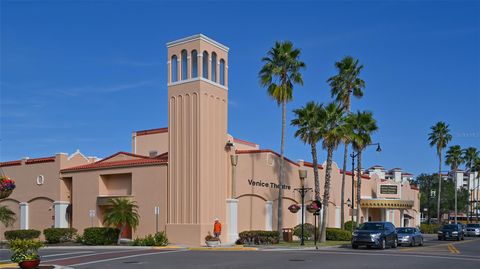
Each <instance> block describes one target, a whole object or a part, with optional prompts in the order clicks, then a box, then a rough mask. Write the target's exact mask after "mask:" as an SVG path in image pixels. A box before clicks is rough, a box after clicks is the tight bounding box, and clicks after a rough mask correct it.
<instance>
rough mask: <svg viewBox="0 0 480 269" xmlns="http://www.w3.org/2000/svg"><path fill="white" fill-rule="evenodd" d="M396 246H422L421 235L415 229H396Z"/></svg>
mask: <svg viewBox="0 0 480 269" xmlns="http://www.w3.org/2000/svg"><path fill="white" fill-rule="evenodd" d="M397 234H398V244H399V245H408V246H411V247H414V246H417V245H418V246H423V235H422V232H420V230H419V229H417V228H412V227H402V228H397Z"/></svg>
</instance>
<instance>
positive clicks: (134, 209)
mask: <svg viewBox="0 0 480 269" xmlns="http://www.w3.org/2000/svg"><path fill="white" fill-rule="evenodd" d="M103 223H104V224H105V225H108V226H115V227H120V234H119V235H118V241H117V244H120V238H121V237H122V234H123V232H124V230H125V228H126V227H127V225H129V226H130V227H132V229H134V230H135V229H136V228H137V226H138V224H139V223H140V215H139V214H138V206H137V204H136V202H135V201H131V200H129V199H126V198H113V199H110V201H109V204H108V206H107V208H106V210H105V215H104V217H103Z"/></svg>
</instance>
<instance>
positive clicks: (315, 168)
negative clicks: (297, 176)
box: [311, 143, 320, 200]
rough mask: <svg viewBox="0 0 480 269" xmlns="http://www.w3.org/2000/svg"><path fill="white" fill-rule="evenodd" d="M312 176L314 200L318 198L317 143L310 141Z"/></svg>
mask: <svg viewBox="0 0 480 269" xmlns="http://www.w3.org/2000/svg"><path fill="white" fill-rule="evenodd" d="M311 147H312V159H313V177H314V180H315V200H319V199H320V179H319V177H318V159H317V144H315V143H312V144H311Z"/></svg>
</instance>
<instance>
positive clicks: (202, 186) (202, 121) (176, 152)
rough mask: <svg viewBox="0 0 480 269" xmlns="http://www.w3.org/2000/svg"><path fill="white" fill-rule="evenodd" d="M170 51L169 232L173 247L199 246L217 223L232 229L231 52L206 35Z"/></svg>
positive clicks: (170, 46) (178, 43)
mask: <svg viewBox="0 0 480 269" xmlns="http://www.w3.org/2000/svg"><path fill="white" fill-rule="evenodd" d="M167 48H168V62H167V64H168V80H167V81H168V133H169V134H168V135H169V157H168V159H169V163H168V191H167V193H168V198H167V200H168V213H167V216H168V217H167V226H166V231H167V234H168V236H169V239H170V240H171V241H172V242H175V243H183V244H194V245H199V244H202V242H203V241H204V240H203V238H204V237H205V235H207V233H208V232H209V231H211V230H212V227H213V220H214V219H215V218H218V219H220V221H222V224H223V226H224V228H223V229H224V230H226V229H228V223H226V222H225V219H226V211H227V208H226V203H225V201H226V200H227V193H228V167H227V158H228V155H227V151H226V149H225V144H226V142H227V112H228V71H227V70H228V48H227V47H226V46H224V45H222V44H220V43H218V42H216V41H214V40H212V39H210V38H208V37H206V36H204V35H202V34H199V35H194V36H190V37H186V38H182V39H179V40H175V41H172V42H169V43H167ZM222 239H226V238H222ZM222 241H223V240H222ZM225 241H226V240H225Z"/></svg>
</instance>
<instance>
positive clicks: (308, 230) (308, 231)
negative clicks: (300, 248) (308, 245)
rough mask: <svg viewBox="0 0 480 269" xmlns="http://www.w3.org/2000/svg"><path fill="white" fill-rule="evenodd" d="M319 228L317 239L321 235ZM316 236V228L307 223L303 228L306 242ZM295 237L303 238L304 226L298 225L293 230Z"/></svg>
mask: <svg viewBox="0 0 480 269" xmlns="http://www.w3.org/2000/svg"><path fill="white" fill-rule="evenodd" d="M319 231H320V230H319V227H317V239H318V236H319V235H320V233H319ZM314 234H315V226H313V224H310V223H305V224H304V226H303V236H305V240H309V239H310V238H313V235H314ZM293 235H295V236H297V237H298V238H301V237H302V224H298V225H297V226H295V227H294V228H293Z"/></svg>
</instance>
